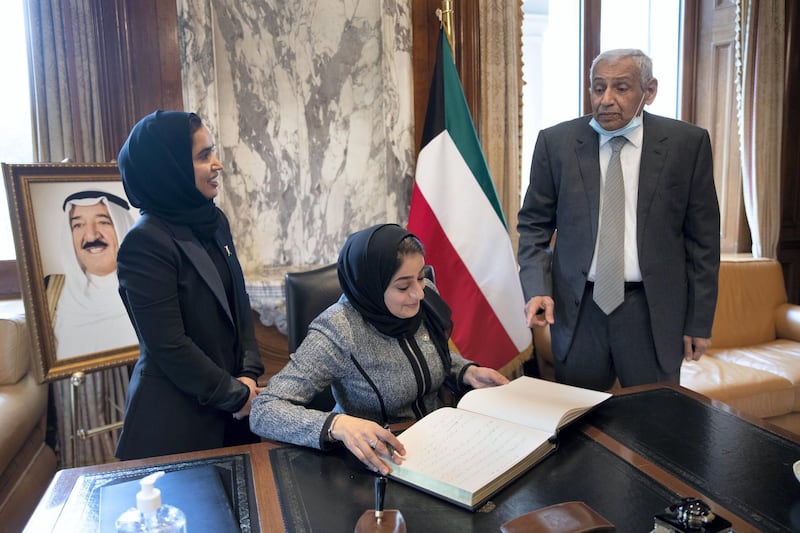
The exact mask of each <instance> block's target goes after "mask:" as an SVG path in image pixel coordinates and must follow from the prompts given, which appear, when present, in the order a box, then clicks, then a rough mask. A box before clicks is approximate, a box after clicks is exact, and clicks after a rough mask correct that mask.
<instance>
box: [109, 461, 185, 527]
mask: <svg viewBox="0 0 800 533" xmlns="http://www.w3.org/2000/svg"><path fill="white" fill-rule="evenodd" d="M163 475H164V472H163V471H159V472H154V473H152V474H150V475H149V476H146V477H143V478H142V479H140V480H139V484H140V485H141V487H142V490H140V491H139V492H138V493H137V494H136V507H131V508H130V509H128V510H127V511H125V512H124V513H122V514H121V515H120V517H119V518H118V519H117V522H116V524H115V526H116V528H117V533H156V532H157V533H186V516H185V515H184V514H183V511H181V510H180V509H178V508H177V507H173V506H172V505H162V504H161V491H160V490H158V489H157V488H155V483H156V480H158V478H160V477H161V476H163Z"/></svg>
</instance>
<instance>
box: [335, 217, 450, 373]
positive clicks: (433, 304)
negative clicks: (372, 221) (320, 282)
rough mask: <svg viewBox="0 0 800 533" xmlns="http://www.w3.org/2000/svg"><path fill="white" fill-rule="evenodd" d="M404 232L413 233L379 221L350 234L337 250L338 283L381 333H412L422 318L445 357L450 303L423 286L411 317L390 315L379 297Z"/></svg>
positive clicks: (394, 266)
mask: <svg viewBox="0 0 800 533" xmlns="http://www.w3.org/2000/svg"><path fill="white" fill-rule="evenodd" d="M408 236H412V237H414V234H413V233H410V232H409V231H407V230H405V229H403V228H401V227H400V226H398V225H397V224H379V225H377V226H372V227H371V228H367V229H364V230H361V231H358V232H356V233H353V234H352V235H350V236H349V237H348V238H347V241H346V242H345V243H344V246H343V247H342V250H341V252H340V253H339V261H338V273H339V285H341V287H342V292H344V294H345V296H347V299H348V300H349V301H350V303H351V304H352V305H353V307H355V308H356V310H358V312H359V313H361V315H362V316H363V317H364V319H365V320H366V321H367V322H369V323H370V324H372V325H373V326H375V328H376V329H377V330H378V331H380V332H381V333H383V334H384V335H388V336H390V337H395V338H398V339H401V338H403V337H407V336H413V335H414V333H416V331H417V329H419V325H420V323H422V322H423V321H425V326H426V327H427V328H428V331H429V333H430V334H431V335H432V337H433V339H434V342H435V344H436V346H437V349H438V351H439V352H440V355H441V356H442V357H443V358H445V357H446V359H447V360H449V359H450V350H449V348H448V347H447V341H448V339H449V338H450V332H451V331H452V329H453V323H452V322H451V320H450V307H448V305H447V304H446V303H445V302H444V300H442V298H441V297H440V296H439V295H438V294H437V293H436V291H434V290H432V289H430V288H427V287H426V288H425V298H424V299H423V300H422V305H421V306H420V312H419V313H417V315H416V316H414V317H412V318H398V317H396V316H394V315H393V314H392V313H391V312H390V311H389V309H388V308H387V307H386V303H385V302H384V299H383V295H384V292H386V288H387V287H388V286H389V282H390V281H391V280H392V277H393V276H394V274H395V272H396V271H397V248H398V246H399V244H400V241H402V240H403V239H404V238H406V237H408ZM442 352H444V353H442ZM446 368H447V367H446Z"/></svg>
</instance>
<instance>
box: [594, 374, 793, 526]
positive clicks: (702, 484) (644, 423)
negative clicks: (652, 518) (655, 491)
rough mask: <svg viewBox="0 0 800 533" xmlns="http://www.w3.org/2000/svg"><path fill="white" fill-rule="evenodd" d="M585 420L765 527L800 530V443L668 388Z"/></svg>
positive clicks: (612, 404)
mask: <svg viewBox="0 0 800 533" xmlns="http://www.w3.org/2000/svg"><path fill="white" fill-rule="evenodd" d="M584 421H585V422H587V423H589V424H591V425H593V426H595V427H596V428H598V429H599V430H601V431H602V432H604V433H606V434H607V435H609V436H610V437H612V438H613V439H615V440H617V441H618V442H621V443H623V444H625V445H626V446H627V447H629V448H630V449H632V450H633V451H634V452H636V453H638V454H639V455H641V456H643V457H645V458H646V459H648V460H650V461H652V462H653V463H655V464H656V465H658V466H659V467H661V468H662V469H664V470H666V471H667V472H669V473H670V474H672V475H673V476H675V477H677V478H679V479H681V480H683V481H684V482H685V483H686V484H688V485H690V486H693V487H695V488H696V489H697V490H698V491H699V492H700V493H702V494H705V495H706V496H708V497H709V498H710V499H713V500H714V501H716V502H717V503H719V504H720V505H722V506H724V507H725V508H726V509H729V510H730V511H731V512H734V513H736V514H737V515H738V516H739V517H741V518H742V519H744V520H747V521H748V522H750V523H751V524H753V525H754V526H755V527H757V528H758V529H762V530H765V531H800V484H798V482H797V479H796V478H795V477H794V474H793V472H792V464H793V463H794V462H795V461H797V460H798V459H800V445H798V444H797V443H795V442H792V441H791V440H789V439H786V438H784V437H782V436H780V435H777V434H775V433H771V432H769V431H767V430H765V429H763V428H761V427H759V426H756V425H753V424H751V423H749V422H747V421H746V420H743V419H741V418H739V417H737V416H735V415H733V414H731V413H729V412H727V411H724V410H722V409H719V408H716V407H714V406H712V405H710V404H706V403H703V402H700V401H697V400H695V399H693V398H691V397H689V396H686V395H684V394H682V393H680V392H679V391H676V390H673V389H668V388H663V389H655V390H652V391H645V392H640V393H634V394H626V395H621V396H614V397H613V398H610V399H609V400H608V401H606V402H605V403H604V404H603V405H601V406H600V407H599V408H598V409H597V410H595V411H593V412H592V413H589V415H588V416H587V418H585V419H584ZM612 522H613V520H612Z"/></svg>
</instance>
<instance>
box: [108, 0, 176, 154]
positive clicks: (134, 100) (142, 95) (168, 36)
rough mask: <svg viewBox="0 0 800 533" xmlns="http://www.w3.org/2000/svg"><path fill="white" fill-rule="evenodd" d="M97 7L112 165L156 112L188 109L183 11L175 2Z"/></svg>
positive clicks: (138, 0) (111, 2)
mask: <svg viewBox="0 0 800 533" xmlns="http://www.w3.org/2000/svg"><path fill="white" fill-rule="evenodd" d="M92 7H93V10H94V17H95V20H96V23H97V27H98V28H99V29H100V31H99V41H100V42H99V43H98V45H99V51H100V54H101V55H100V58H101V62H102V67H101V94H102V100H103V135H104V138H105V144H106V156H107V158H108V159H109V160H110V159H114V158H116V157H117V153H118V152H119V149H120V147H121V146H122V144H123V143H124V142H125V139H126V138H127V136H128V132H129V131H130V129H131V127H133V125H134V124H135V123H136V121H138V120H139V119H140V118H142V117H143V116H145V115H147V114H148V113H151V112H152V111H154V110H156V109H174V110H182V109H183V89H182V80H181V64H180V53H179V51H178V19H177V16H176V13H177V6H176V3H175V0H93V4H92Z"/></svg>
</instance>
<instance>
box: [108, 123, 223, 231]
mask: <svg viewBox="0 0 800 533" xmlns="http://www.w3.org/2000/svg"><path fill="white" fill-rule="evenodd" d="M191 116H195V117H196V115H194V113H185V112H182V111H161V110H158V111H155V112H153V113H151V114H150V115H147V116H146V117H144V118H143V119H142V120H140V121H139V122H138V123H137V124H136V125H135V126H134V127H133V129H132V130H131V133H130V135H129V136H128V140H126V141H125V144H124V145H123V146H122V149H121V150H120V151H119V156H118V164H119V170H120V173H121V174H122V185H123V186H124V187H125V194H126V195H127V196H128V200H130V202H131V204H133V206H134V207H138V208H139V209H140V210H141V212H142V214H145V213H150V214H153V215H155V216H157V217H159V218H162V219H164V220H166V221H167V222H171V223H174V224H181V225H184V226H189V227H191V228H192V231H193V232H194V233H195V234H196V235H197V236H198V237H206V238H208V237H211V236H213V234H214V231H216V229H217V226H218V224H219V222H220V213H219V210H218V209H217V207H216V206H215V205H214V201H213V200H209V199H207V198H206V197H205V196H203V195H202V194H201V193H200V191H199V190H197V186H196V185H195V179H194V164H193V162H192V134H191V133H190V125H189V117H191Z"/></svg>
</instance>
